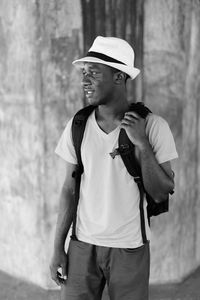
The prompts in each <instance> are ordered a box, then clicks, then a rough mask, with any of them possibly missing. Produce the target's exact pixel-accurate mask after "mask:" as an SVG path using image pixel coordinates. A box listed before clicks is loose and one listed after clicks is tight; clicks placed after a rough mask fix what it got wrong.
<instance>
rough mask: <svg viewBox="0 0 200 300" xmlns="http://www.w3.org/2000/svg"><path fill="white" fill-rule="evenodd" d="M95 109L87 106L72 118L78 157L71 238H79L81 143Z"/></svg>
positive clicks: (81, 169) (73, 138) (73, 136)
mask: <svg viewBox="0 0 200 300" xmlns="http://www.w3.org/2000/svg"><path fill="white" fill-rule="evenodd" d="M94 109H95V106H92V105H90V106H86V107H84V108H82V109H81V110H79V111H78V112H77V113H76V114H75V116H74V118H73V120H72V141H73V144H74V148H75V152H76V157H77V165H78V166H77V169H76V171H75V172H74V173H73V174H72V177H74V178H75V196H74V210H73V226H72V236H71V238H72V239H74V240H77V237H76V215H77V207H78V202H79V194H80V183H81V175H82V173H83V170H84V168H83V163H82V159H81V143H82V140H83V136H84V131H85V126H86V123H87V119H88V117H89V115H90V114H91V113H92V111H93V110H94Z"/></svg>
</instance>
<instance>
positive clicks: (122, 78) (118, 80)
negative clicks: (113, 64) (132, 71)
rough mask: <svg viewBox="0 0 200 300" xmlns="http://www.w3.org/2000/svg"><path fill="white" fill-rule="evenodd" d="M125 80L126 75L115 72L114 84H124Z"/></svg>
mask: <svg viewBox="0 0 200 300" xmlns="http://www.w3.org/2000/svg"><path fill="white" fill-rule="evenodd" d="M125 79H126V75H125V73H123V72H120V71H119V72H116V73H115V74H114V82H115V83H116V84H122V83H124V82H125Z"/></svg>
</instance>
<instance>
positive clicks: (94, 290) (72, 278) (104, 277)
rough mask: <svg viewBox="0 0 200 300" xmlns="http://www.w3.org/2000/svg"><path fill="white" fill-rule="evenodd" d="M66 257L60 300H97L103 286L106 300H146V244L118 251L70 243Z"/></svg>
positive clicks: (117, 249) (147, 272)
mask: <svg viewBox="0 0 200 300" xmlns="http://www.w3.org/2000/svg"><path fill="white" fill-rule="evenodd" d="M68 258H69V265H68V279H67V281H66V284H64V285H62V287H61V299H62V300H100V299H101V297H102V292H103V290H104V287H105V284H106V283H107V286H108V293H109V296H110V300H148V290H149V265H150V255H149V243H146V244H144V245H143V246H141V247H139V248H134V249H129V248H127V249H126V248H123V249H122V248H109V247H102V246H95V245H91V244H88V243H84V242H81V241H77V240H71V241H70V244H69V249H68Z"/></svg>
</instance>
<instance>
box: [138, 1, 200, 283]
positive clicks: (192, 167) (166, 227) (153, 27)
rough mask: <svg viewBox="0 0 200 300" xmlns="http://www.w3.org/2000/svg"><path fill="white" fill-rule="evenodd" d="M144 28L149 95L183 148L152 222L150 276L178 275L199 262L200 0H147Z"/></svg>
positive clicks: (150, 102) (171, 277) (168, 278)
mask: <svg viewBox="0 0 200 300" xmlns="http://www.w3.org/2000/svg"><path fill="white" fill-rule="evenodd" d="M144 31H145V32H144V43H145V45H144V70H145V73H144V81H145V82H144V85H145V101H146V103H147V104H148V105H149V106H150V107H151V108H152V110H153V111H155V112H157V113H159V114H161V115H162V116H164V117H165V118H166V119H167V120H168V122H169V124H170V126H171V129H172V131H173V134H174V137H175V140H176V144H177V148H178V152H179V160H177V161H175V162H174V164H173V166H174V169H175V173H176V193H175V195H174V196H173V197H172V200H171V203H170V213H168V214H166V215H165V216H160V217H158V218H156V219H154V220H153V222H152V231H153V234H152V264H151V281H153V282H155V281H156V282H159V281H161V282H164V281H173V280H176V281H178V280H181V279H182V278H183V277H184V276H186V275H187V274H188V273H189V272H190V271H192V270H193V269H195V268H196V267H197V266H198V265H199V264H200V254H199V253H200V230H199V229H200V225H199V224H200V222H199V219H200V196H199V183H200V172H199V163H200V153H199V149H200V148H199V141H200V127H199V116H200V114H199V113H200V110H199V92H200V76H199V74H200V56H199V46H200V4H199V1H187V0H185V1H184V0H176V1H174V0H147V1H146V2H145V29H144Z"/></svg>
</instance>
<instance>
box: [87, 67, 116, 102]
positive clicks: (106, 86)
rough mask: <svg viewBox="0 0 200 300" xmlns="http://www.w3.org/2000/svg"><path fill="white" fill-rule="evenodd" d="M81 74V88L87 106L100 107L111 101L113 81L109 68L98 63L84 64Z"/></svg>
mask: <svg viewBox="0 0 200 300" xmlns="http://www.w3.org/2000/svg"><path fill="white" fill-rule="evenodd" d="M82 73H83V79H82V86H83V90H84V92H85V96H86V98H87V100H88V102H89V104H92V105H102V104H107V103H108V102H109V101H111V100H112V94H113V90H114V81H113V72H112V71H111V68H110V67H108V66H106V65H103V64H98V63H85V64H84V66H83V68H82Z"/></svg>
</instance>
